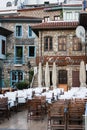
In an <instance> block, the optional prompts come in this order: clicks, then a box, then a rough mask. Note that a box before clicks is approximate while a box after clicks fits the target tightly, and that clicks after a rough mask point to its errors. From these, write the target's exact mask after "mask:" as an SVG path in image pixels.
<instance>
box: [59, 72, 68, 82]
mask: <svg viewBox="0 0 87 130" xmlns="http://www.w3.org/2000/svg"><path fill="white" fill-rule="evenodd" d="M59 84H67V71H66V70H59Z"/></svg>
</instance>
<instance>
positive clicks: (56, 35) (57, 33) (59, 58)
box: [32, 21, 86, 89]
mask: <svg viewBox="0 0 87 130" xmlns="http://www.w3.org/2000/svg"><path fill="white" fill-rule="evenodd" d="M78 25H79V23H78V22H63V21H62V22H49V23H42V24H38V25H36V26H32V29H33V30H34V31H35V33H36V34H37V36H38V43H39V44H38V51H37V65H38V64H39V62H42V64H43V72H44V71H45V65H46V62H48V63H49V66H50V85H52V66H53V62H55V63H56V66H57V76H58V77H57V86H59V85H60V84H67V87H68V89H69V88H70V87H79V86H80V81H79V70H80V62H81V61H82V60H84V61H85V63H86V55H85V44H82V41H81V39H80V38H77V36H76V28H77V26H78ZM45 39H46V40H45Z"/></svg>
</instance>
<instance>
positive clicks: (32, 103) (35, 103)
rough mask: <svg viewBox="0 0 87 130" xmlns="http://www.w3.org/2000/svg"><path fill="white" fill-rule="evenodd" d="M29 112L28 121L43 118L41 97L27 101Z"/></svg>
mask: <svg viewBox="0 0 87 130" xmlns="http://www.w3.org/2000/svg"><path fill="white" fill-rule="evenodd" d="M27 107H28V113H27V121H28V120H32V119H34V120H43V107H42V102H41V99H38V98H36V99H35V98H34V99H32V100H28V101H27Z"/></svg>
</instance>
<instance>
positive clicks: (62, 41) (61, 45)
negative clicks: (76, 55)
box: [58, 36, 67, 51]
mask: <svg viewBox="0 0 87 130" xmlns="http://www.w3.org/2000/svg"><path fill="white" fill-rule="evenodd" d="M66 44H67V39H66V36H59V37H58V50H59V51H66Z"/></svg>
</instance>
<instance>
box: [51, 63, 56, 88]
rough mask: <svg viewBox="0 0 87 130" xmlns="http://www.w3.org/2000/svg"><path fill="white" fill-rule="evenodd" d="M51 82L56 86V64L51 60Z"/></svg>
mask: <svg viewBox="0 0 87 130" xmlns="http://www.w3.org/2000/svg"><path fill="white" fill-rule="evenodd" d="M52 84H53V88H56V87H57V86H56V85H57V74H56V64H55V62H53V70H52Z"/></svg>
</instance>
